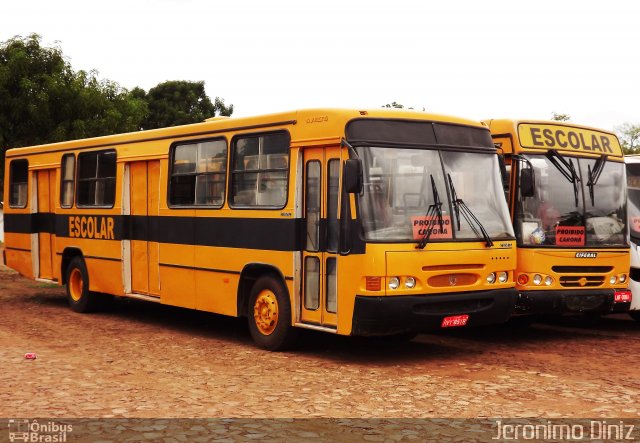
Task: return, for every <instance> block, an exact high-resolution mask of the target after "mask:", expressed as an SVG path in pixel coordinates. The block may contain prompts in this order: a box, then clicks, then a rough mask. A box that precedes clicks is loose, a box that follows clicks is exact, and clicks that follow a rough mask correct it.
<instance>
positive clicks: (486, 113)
mask: <svg viewBox="0 0 640 443" xmlns="http://www.w3.org/2000/svg"><path fill="white" fill-rule="evenodd" d="M0 11H1V13H0V41H6V40H8V39H10V38H12V37H14V36H16V35H19V36H27V35H29V34H31V33H37V34H40V35H41V36H42V42H43V44H44V45H45V46H52V45H59V46H60V48H61V49H62V51H63V53H64V55H65V56H66V57H67V58H68V60H69V62H70V63H71V65H72V67H73V68H74V69H75V70H80V69H82V70H96V71H98V75H99V77H100V78H102V79H109V80H112V81H115V82H117V83H118V84H120V85H121V86H122V87H124V88H127V89H132V88H134V87H136V86H139V87H142V88H144V89H145V90H148V89H149V88H151V87H153V86H155V85H157V84H158V83H160V82H163V81H166V80H191V81H200V80H204V81H205V87H206V92H207V94H208V95H209V96H210V97H211V98H212V99H213V98H214V97H220V98H222V99H224V100H225V103H226V104H233V105H234V116H238V117H243V116H249V115H256V114H263V113H272V112H280V111H288V110H293V109H301V108H316V107H339V108H357V109H366V108H378V107H381V106H383V105H385V104H387V103H391V102H393V101H395V102H398V103H401V104H403V105H404V106H406V107H413V108H415V109H418V110H422V109H423V108H424V109H425V110H426V111H428V112H433V113H440V114H450V115H457V116H460V117H466V118H471V119H474V120H480V119H487V118H527V119H543V120H544V119H550V118H551V116H552V113H553V112H556V113H563V114H569V115H570V116H571V121H573V122H575V123H579V124H584V125H589V126H595V127H598V128H602V129H607V130H613V129H614V128H615V127H616V126H618V125H620V124H622V123H625V122H630V123H634V124H640V56H639V55H638V46H639V43H640V2H635V1H629V0H622V1H620V0H608V1H598V2H595V1H592V0H586V1H575V0H554V1H550V0H537V1H535V2H531V1H527V2H523V1H517V0H496V1H493V0H484V1H478V0H475V1H467V0H444V1H437V2H436V1H431V0H422V1H404V0H386V1H378V0H368V1H362V0H339V1H334V0H323V1H309V0H298V1H288V0H282V1H279V0H270V1H267V0H264V1H257V0H226V1H215V0H210V1H207V0H153V1H152V0H127V1H124V0H110V1H100V0H98V1H87V0H82V1H76V0H68V1H64V0H58V1H51V0H30V1H28V2H25V1H23V2H18V1H11V2H6V3H5V4H3V5H2V8H1V9H0Z"/></svg>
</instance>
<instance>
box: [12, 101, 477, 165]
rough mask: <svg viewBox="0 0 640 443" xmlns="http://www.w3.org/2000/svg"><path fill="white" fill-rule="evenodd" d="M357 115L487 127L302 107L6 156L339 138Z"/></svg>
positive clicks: (414, 114) (393, 113) (418, 115)
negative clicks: (242, 137)
mask: <svg viewBox="0 0 640 443" xmlns="http://www.w3.org/2000/svg"><path fill="white" fill-rule="evenodd" d="M356 118H388V119H404V120H427V121H439V122H445V123H453V124H459V125H467V126H475V127H484V128H486V125H485V124H484V123H481V122H478V121H474V120H468V119H464V118H459V117H453V116H448V115H441V114H432V113H427V112H421V111H413V110H406V109H388V108H380V109H362V110H360V109H334V108H318V109H303V110H295V111H289V112H281V113H274V114H265V115H258V116H251V117H229V118H220V117H212V118H209V119H206V120H205V121H203V122H199V123H193V124H189V125H182V126H171V127H167V128H159V129H151V130H147V131H139V132H129V133H124V134H113V135H106V136H102V137H92V138H85V139H78V140H69V141H62V142H57V143H50V144H44V145H37V146H29V147H23V148H13V149H9V150H8V151H7V153H6V156H7V157H8V158H9V157H18V156H22V155H29V154H37V153H40V152H57V151H67V150H75V149H82V148H95V147H106V146H117V145H119V144H123V143H127V144H129V143H137V142H146V141H156V140H164V139H177V138H185V137H196V136H207V135H214V134H222V133H227V132H236V131H243V132H246V131H247V130H252V129H253V130H259V129H264V128H276V127H286V126H292V127H293V129H292V130H291V133H292V143H293V142H295V141H296V140H299V139H304V140H313V139H316V138H325V139H326V138H327V137H328V136H335V137H336V138H339V137H341V136H342V134H343V133H344V128H345V125H346V124H347V122H349V121H350V120H353V119H356Z"/></svg>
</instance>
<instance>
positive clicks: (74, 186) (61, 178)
mask: <svg viewBox="0 0 640 443" xmlns="http://www.w3.org/2000/svg"><path fill="white" fill-rule="evenodd" d="M67 157H71V158H73V180H71V182H72V183H73V187H72V189H73V191H72V194H71V204H70V205H68V206H65V205H64V204H63V203H62V202H63V196H64V183H65V181H67V182H68V181H69V180H65V179H64V165H65V160H66V158H67ZM77 166H78V161H77V158H76V155H75V153H69V154H64V155H63V156H62V159H61V160H60V207H61V208H63V209H70V208H73V205H74V204H75V202H76V170H77Z"/></svg>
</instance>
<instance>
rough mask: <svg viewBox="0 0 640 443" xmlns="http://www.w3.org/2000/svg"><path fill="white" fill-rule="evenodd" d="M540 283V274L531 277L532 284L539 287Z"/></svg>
mask: <svg viewBox="0 0 640 443" xmlns="http://www.w3.org/2000/svg"><path fill="white" fill-rule="evenodd" d="M540 283H542V276H541V275H540V274H536V275H534V276H533V284H534V285H536V286H539V285H540Z"/></svg>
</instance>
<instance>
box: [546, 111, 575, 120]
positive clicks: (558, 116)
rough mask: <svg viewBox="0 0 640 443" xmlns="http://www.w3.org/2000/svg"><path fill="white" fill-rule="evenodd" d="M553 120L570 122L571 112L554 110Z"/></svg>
mask: <svg viewBox="0 0 640 443" xmlns="http://www.w3.org/2000/svg"><path fill="white" fill-rule="evenodd" d="M551 120H554V121H557V122H568V121H569V120H571V116H570V115H569V114H558V113H557V112H552V113H551Z"/></svg>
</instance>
